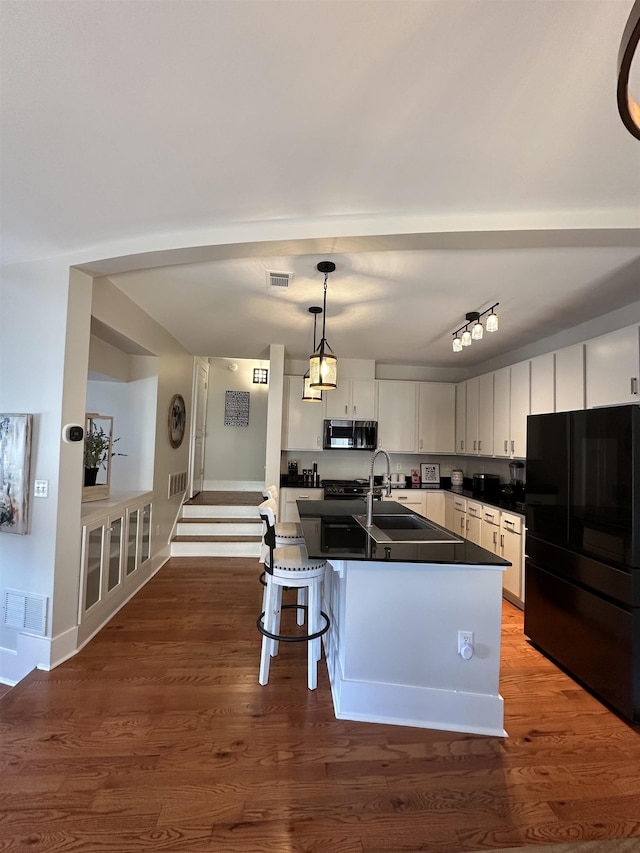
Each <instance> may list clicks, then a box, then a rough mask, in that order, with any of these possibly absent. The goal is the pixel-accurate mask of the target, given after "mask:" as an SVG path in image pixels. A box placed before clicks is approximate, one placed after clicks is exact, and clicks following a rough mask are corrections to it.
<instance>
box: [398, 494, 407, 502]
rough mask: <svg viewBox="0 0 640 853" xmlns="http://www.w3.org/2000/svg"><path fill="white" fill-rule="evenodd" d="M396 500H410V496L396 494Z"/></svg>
mask: <svg viewBox="0 0 640 853" xmlns="http://www.w3.org/2000/svg"><path fill="white" fill-rule="evenodd" d="M396 500H397V501H406V500H409V498H408V497H407V496H406V495H396Z"/></svg>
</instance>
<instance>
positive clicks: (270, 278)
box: [267, 270, 293, 290]
mask: <svg viewBox="0 0 640 853" xmlns="http://www.w3.org/2000/svg"><path fill="white" fill-rule="evenodd" d="M292 280H293V273H292V272H273V271H272V270H267V287H274V288H276V289H277V290H286V289H287V287H289V284H290V282H291V281H292Z"/></svg>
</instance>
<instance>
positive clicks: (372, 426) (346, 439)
mask: <svg viewBox="0 0 640 853" xmlns="http://www.w3.org/2000/svg"><path fill="white" fill-rule="evenodd" d="M377 444H378V423H377V421H338V420H325V422H324V436H323V442H322V447H323V448H324V450H375V449H376V447H377Z"/></svg>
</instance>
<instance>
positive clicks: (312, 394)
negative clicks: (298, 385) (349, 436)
mask: <svg viewBox="0 0 640 853" xmlns="http://www.w3.org/2000/svg"><path fill="white" fill-rule="evenodd" d="M309 313H311V314H313V349H314V350H315V348H316V320H317V318H318V314H322V308H320V306H318V305H312V306H311V308H309ZM302 385H303V388H302V399H303V401H304V402H305V403H321V402H322V391H321V390H320V389H319V388H312V387H311V367H309V370H307V372H306V373H305V375H304V376H303V378H302Z"/></svg>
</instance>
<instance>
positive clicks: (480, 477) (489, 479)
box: [471, 474, 500, 502]
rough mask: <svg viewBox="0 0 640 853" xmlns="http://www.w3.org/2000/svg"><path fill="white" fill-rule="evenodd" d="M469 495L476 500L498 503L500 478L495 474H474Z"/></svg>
mask: <svg viewBox="0 0 640 853" xmlns="http://www.w3.org/2000/svg"><path fill="white" fill-rule="evenodd" d="M471 493H472V494H473V497H474V498H477V499H478V500H485V501H489V502H496V501H498V500H499V499H500V477H499V476H498V475H497V474H474V475H473V479H472V485H471Z"/></svg>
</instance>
